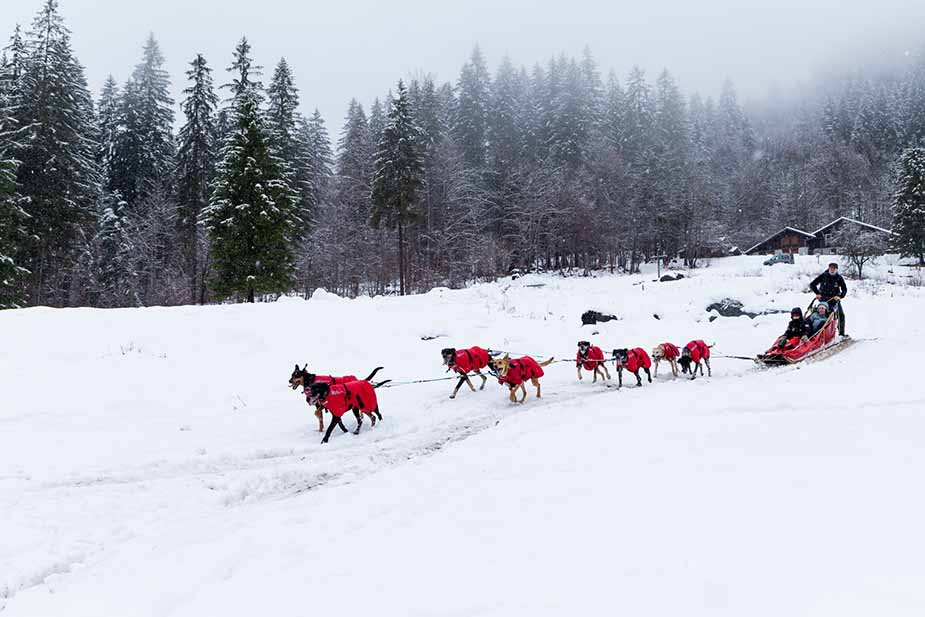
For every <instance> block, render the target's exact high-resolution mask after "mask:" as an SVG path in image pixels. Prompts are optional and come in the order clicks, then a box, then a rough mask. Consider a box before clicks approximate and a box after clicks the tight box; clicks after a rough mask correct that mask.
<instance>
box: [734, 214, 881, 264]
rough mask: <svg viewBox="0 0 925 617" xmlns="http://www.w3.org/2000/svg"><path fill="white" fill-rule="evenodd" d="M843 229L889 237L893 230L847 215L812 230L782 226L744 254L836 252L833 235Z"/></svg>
mask: <svg viewBox="0 0 925 617" xmlns="http://www.w3.org/2000/svg"><path fill="white" fill-rule="evenodd" d="M845 229H856V230H857V231H859V232H860V231H866V232H873V233H878V234H883V235H884V236H885V239H887V240H888V239H889V238H890V237H891V236H892V235H893V232H892V231H890V230H889V229H884V228H883V227H877V226H876V225H871V224H869V223H863V222H861V221H857V220H855V219H852V218H848V217H847V216H843V217H840V218H837V219H835V220H834V221H832V222H831V223H829V224H828V225H825V226H824V227H820V228H819V229H817V230H816V231H814V232H811V233H810V232H808V231H803V230H801V229H797V228H795V227H784V228H783V229H781V230H780V231H778V232H777V233H775V234H773V235H771V236H769V237H767V238H765V239H764V240H762V241H761V242H759V243H758V244H756V245H755V246H753V247H751V248H750V249H748V250H747V251H745V254H746V255H770V254H774V253H790V254H793V255H795V254H797V253H837V252H838V246H836V245H835V244H834V239H835V237H836V236H837V235H838V234H839V233H841V232H842V231H844V230H845Z"/></svg>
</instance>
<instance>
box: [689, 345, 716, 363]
mask: <svg viewBox="0 0 925 617" xmlns="http://www.w3.org/2000/svg"><path fill="white" fill-rule="evenodd" d="M684 348H685V349H687V350H689V351H690V352H691V360H693V361H694V362H700V361H701V360H709V359H710V348H709V346H707V344H706V343H704V342H703V341H691V342H690V343H688V344H687V345H685V346H684Z"/></svg>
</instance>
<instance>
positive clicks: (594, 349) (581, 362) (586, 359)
mask: <svg viewBox="0 0 925 617" xmlns="http://www.w3.org/2000/svg"><path fill="white" fill-rule="evenodd" d="M605 362H606V360H604V352H603V351H601V348H600V347H598V346H597V345H592V344H591V343H590V342H589V341H578V355H577V356H575V366H576V367H577V368H578V379H579V380H581V369H582V368H584V369H585V370H586V371H592V372H593V373H594V380H593V381H592V383H597V376H598V375H600V376H601V380H603V379H605V376H606V379H610V371H608V370H607V364H606V363H605Z"/></svg>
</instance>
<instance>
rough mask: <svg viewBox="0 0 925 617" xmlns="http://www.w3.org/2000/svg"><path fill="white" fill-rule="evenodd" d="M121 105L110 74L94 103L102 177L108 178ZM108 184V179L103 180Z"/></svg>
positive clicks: (98, 159) (118, 93) (117, 86)
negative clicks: (96, 101) (97, 100)
mask: <svg viewBox="0 0 925 617" xmlns="http://www.w3.org/2000/svg"><path fill="white" fill-rule="evenodd" d="M121 107H122V93H121V92H120V90H119V85H118V84H117V83H116V80H115V78H114V77H113V76H112V75H110V76H109V77H107V78H106V81H105V82H104V83H103V90H102V91H101V92H100V99H99V102H98V103H97V105H96V119H97V120H96V123H97V128H98V131H99V133H98V134H99V148H98V154H97V161H98V162H99V164H100V171H101V173H102V176H103V178H109V176H110V173H111V171H112V161H113V157H114V156H115V151H116V138H117V136H118V134H119V122H120V120H119V115H120V109H121ZM104 184H106V185H108V184H109V181H108V180H106V181H104Z"/></svg>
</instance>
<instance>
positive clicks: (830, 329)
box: [755, 305, 851, 366]
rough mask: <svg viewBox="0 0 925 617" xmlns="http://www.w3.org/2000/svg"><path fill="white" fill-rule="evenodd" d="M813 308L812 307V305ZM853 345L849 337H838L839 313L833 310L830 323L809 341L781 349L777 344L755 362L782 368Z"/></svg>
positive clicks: (828, 354)
mask: <svg viewBox="0 0 925 617" xmlns="http://www.w3.org/2000/svg"><path fill="white" fill-rule="evenodd" d="M810 308H812V305H810ZM850 343H851V339H850V338H849V337H847V336H838V311H836V310H833V311H831V314H830V315H829V319H828V321H826V322H825V324H824V325H823V326H822V327H821V328H820V329H819V331H818V332H816V333H815V334H814V335H813V336H811V337H810V338H809V339H808V340H806V341H803V342H802V343H800V344H798V345H796V346H795V347H790V348H784V349H780V348H779V347H778V346H777V343H776V342H775V344H774V345H773V346H772V347H771V348H770V349H768V350H767V351H766V352H764V353H763V354H760V355H759V356H758V357H756V358H755V362H757V363H759V364H764V365H765V366H782V365H785V364H795V363H797V362H802V361H803V360H807V359H809V358H817V359H821V358H823V357H828V356H830V355H832V354H833V353H835V352H836V351H839V350H841V349H842V348H843V347H845V346H847V345H848V344H850Z"/></svg>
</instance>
